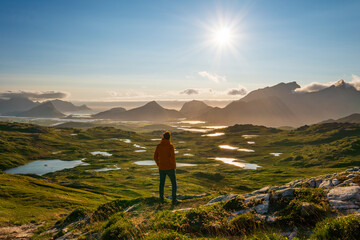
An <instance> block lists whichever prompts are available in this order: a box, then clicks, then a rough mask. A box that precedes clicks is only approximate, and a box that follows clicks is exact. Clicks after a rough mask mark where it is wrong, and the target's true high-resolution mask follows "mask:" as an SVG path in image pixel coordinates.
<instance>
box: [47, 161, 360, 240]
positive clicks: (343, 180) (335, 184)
mask: <svg viewBox="0 0 360 240" xmlns="http://www.w3.org/2000/svg"><path fill="white" fill-rule="evenodd" d="M359 183H360V168H359V167H353V168H350V169H347V170H346V171H344V172H340V173H334V174H328V175H325V176H319V177H314V178H310V179H299V180H294V181H291V182H289V183H287V184H285V185H282V186H266V187H263V188H261V189H259V190H256V191H253V192H251V193H246V194H227V195H221V196H218V197H215V198H213V199H210V200H209V201H208V202H207V203H206V204H205V205H204V207H206V206H210V205H214V204H223V208H224V209H226V210H229V212H230V214H229V215H228V217H227V220H228V221H232V220H233V219H234V218H236V217H238V216H239V215H243V214H244V215H245V214H253V215H254V216H255V218H256V220H257V221H259V222H261V223H262V224H267V225H273V226H274V225H276V224H279V223H280V224H281V221H283V222H284V221H285V222H286V221H288V220H287V219H285V220H284V218H283V216H282V211H284V209H285V208H287V207H288V206H289V205H291V204H293V203H292V202H293V201H295V200H297V203H296V204H297V205H296V206H297V207H300V209H299V208H297V209H299V211H298V212H296V215H299V216H298V217H299V218H301V219H310V220H309V221H310V223H309V224H311V219H312V218H316V217H319V215H331V216H332V217H334V216H335V217H336V216H344V215H348V214H356V216H360V186H359ZM308 190H310V197H312V198H313V196H311V195H312V194H316V193H319V196H320V195H321V196H322V197H323V198H322V202H321V203H316V201H313V202H312V201H307V200H304V199H305V198H302V199H301V197H299V196H300V195H301V194H302V191H303V192H304V191H305V192H306V191H308ZM204 197H208V194H201V195H178V198H179V199H195V198H196V199H199V198H204ZM121 201H122V200H116V201H113V202H110V203H107V204H104V205H102V206H100V207H99V208H98V210H96V211H95V212H93V213H92V214H90V215H89V214H84V213H83V212H81V211H79V210H77V209H76V210H74V211H73V212H72V213H71V214H70V215H68V216H67V217H66V218H65V219H64V220H62V221H59V222H58V223H57V224H56V225H55V226H54V227H53V228H51V229H50V230H48V231H45V232H44V233H43V234H52V235H53V238H54V239H76V238H77V237H79V236H80V235H84V234H85V235H86V234H87V233H86V232H83V231H82V230H81V229H83V227H84V226H86V225H88V224H91V223H92V222H93V221H98V220H99V216H100V218H101V219H102V220H106V219H108V218H109V217H110V216H112V215H113V214H115V213H116V212H124V213H128V212H132V211H137V207H138V205H139V203H138V202H136V201H134V203H132V204H130V205H128V206H127V207H120V205H121V204H123V203H122V202H121ZM109 206H110V207H109ZM190 210H192V208H183V209H176V210H173V211H172V212H175V213H176V212H179V213H180V212H186V211H190ZM157 212H159V210H158V209H156V210H155V212H154V214H156V213H157ZM100 213H101V214H104V213H105V215H104V216H105V217H104V216H103V215H99V214H100ZM291 221H292V220H291ZM294 223H295V224H296V221H294ZM282 234H283V235H284V236H287V237H288V238H290V239H292V238H294V237H296V236H297V235H298V229H297V227H296V226H295V227H294V226H291V227H289V228H288V229H287V231H286V232H283V233H282ZM100 237H101V233H92V235H91V238H92V239H100Z"/></svg>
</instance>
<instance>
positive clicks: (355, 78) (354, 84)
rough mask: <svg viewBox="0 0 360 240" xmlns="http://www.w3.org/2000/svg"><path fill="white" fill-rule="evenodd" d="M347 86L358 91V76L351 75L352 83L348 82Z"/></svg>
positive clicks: (359, 81)
mask: <svg viewBox="0 0 360 240" xmlns="http://www.w3.org/2000/svg"><path fill="white" fill-rule="evenodd" d="M349 84H350V85H351V86H353V87H354V88H356V90H358V91H360V76H357V75H355V74H353V75H352V81H351V82H349Z"/></svg>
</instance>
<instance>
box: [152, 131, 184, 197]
mask: <svg viewBox="0 0 360 240" xmlns="http://www.w3.org/2000/svg"><path fill="white" fill-rule="evenodd" d="M154 160H155V162H156V165H157V166H158V168H159V175H160V184H159V194H160V202H161V203H164V202H165V200H164V186H165V180H166V175H168V176H169V178H170V181H171V185H172V203H173V204H178V203H179V202H180V201H178V200H177V199H176V191H177V184H176V172H175V169H176V160H175V147H174V145H172V144H171V142H170V132H169V131H166V132H165V133H164V134H163V138H162V139H161V142H160V143H159V144H158V145H157V147H156V150H155V153H154Z"/></svg>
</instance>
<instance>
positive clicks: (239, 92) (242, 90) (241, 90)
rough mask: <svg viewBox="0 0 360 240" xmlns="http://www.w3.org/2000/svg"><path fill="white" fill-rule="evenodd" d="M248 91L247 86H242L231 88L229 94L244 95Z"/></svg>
mask: <svg viewBox="0 0 360 240" xmlns="http://www.w3.org/2000/svg"><path fill="white" fill-rule="evenodd" d="M246 93H247V90H246V89H245V88H243V87H240V88H238V89H230V90H229V91H228V93H227V95H232V96H234V95H241V96H243V95H245V94H246Z"/></svg>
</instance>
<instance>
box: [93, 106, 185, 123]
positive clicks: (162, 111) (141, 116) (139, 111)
mask: <svg viewBox="0 0 360 240" xmlns="http://www.w3.org/2000/svg"><path fill="white" fill-rule="evenodd" d="M93 117H94V118H101V119H105V118H107V119H116V120H121V121H154V122H165V121H168V120H175V119H177V118H181V117H183V115H182V113H181V112H179V111H176V110H171V109H166V108H163V107H162V106H160V105H159V104H158V103H157V102H155V101H152V102H149V103H147V104H145V105H144V106H141V107H138V108H133V109H130V110H127V111H126V110H125V109H122V108H112V109H110V110H108V111H104V112H100V113H98V114H95V115H93Z"/></svg>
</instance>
